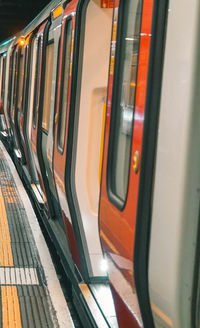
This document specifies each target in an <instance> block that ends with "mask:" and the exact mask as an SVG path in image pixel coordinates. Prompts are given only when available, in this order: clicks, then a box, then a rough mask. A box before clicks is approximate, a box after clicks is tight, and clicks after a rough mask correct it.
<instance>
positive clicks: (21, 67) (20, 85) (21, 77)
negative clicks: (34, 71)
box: [17, 55, 24, 110]
mask: <svg viewBox="0 0 200 328" xmlns="http://www.w3.org/2000/svg"><path fill="white" fill-rule="evenodd" d="M18 78H19V80H18V103H17V107H18V109H19V110H21V109H22V108H21V106H22V90H23V81H24V56H23V55H20V59H19V77H18Z"/></svg>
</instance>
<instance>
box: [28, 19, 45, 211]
mask: <svg viewBox="0 0 200 328" xmlns="http://www.w3.org/2000/svg"><path fill="white" fill-rule="evenodd" d="M46 24H47V21H46V22H45V23H44V24H42V25H41V27H40V29H39V31H38V32H37V38H38V39H39V38H40V40H41V43H40V46H41V49H42V47H43V38H44V29H45V26H46ZM41 72H42V50H41V52H40V70H39V73H38V74H39V83H38V97H37V104H36V124H35V128H34V127H33V124H32V129H31V147H32V150H33V155H34V162H35V166H36V170H37V174H38V178H39V182H40V186H41V190H42V193H43V198H44V201H45V205H46V206H47V207H48V204H47V200H46V195H45V189H44V183H43V179H42V174H41V170H40V165H39V161H38V154H37V132H38V108H39V101H40V86H41ZM34 85H35V81H34ZM34 87H35V86H33V88H34ZM34 93H35V90H34ZM33 110H34V108H33Z"/></svg>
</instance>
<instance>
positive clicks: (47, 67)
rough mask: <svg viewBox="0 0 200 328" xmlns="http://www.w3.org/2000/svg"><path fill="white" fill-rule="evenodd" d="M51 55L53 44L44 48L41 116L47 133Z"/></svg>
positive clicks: (49, 105) (51, 68) (49, 106)
mask: <svg viewBox="0 0 200 328" xmlns="http://www.w3.org/2000/svg"><path fill="white" fill-rule="evenodd" d="M53 55H54V44H53V43H49V44H48V45H47V47H46V65H45V82H44V102H43V114H42V128H43V129H44V130H45V131H47V132H48V130H49V116H50V108H51V87H52V73H53Z"/></svg>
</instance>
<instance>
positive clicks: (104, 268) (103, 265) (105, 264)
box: [101, 259, 108, 272]
mask: <svg viewBox="0 0 200 328" xmlns="http://www.w3.org/2000/svg"><path fill="white" fill-rule="evenodd" d="M101 270H102V271H103V272H107V271H108V262H107V261H106V260H105V259H103V260H101Z"/></svg>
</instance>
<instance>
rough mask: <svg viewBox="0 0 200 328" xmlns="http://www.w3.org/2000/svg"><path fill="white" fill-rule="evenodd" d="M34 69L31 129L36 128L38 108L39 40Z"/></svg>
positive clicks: (39, 40)
mask: <svg viewBox="0 0 200 328" xmlns="http://www.w3.org/2000/svg"><path fill="white" fill-rule="evenodd" d="M35 47H36V52H37V58H36V69H35V82H34V100H33V127H34V128H35V127H36V118H37V106H38V96H39V92H38V88H39V73H40V54H41V39H40V38H39V39H38V42H36V45H35Z"/></svg>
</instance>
